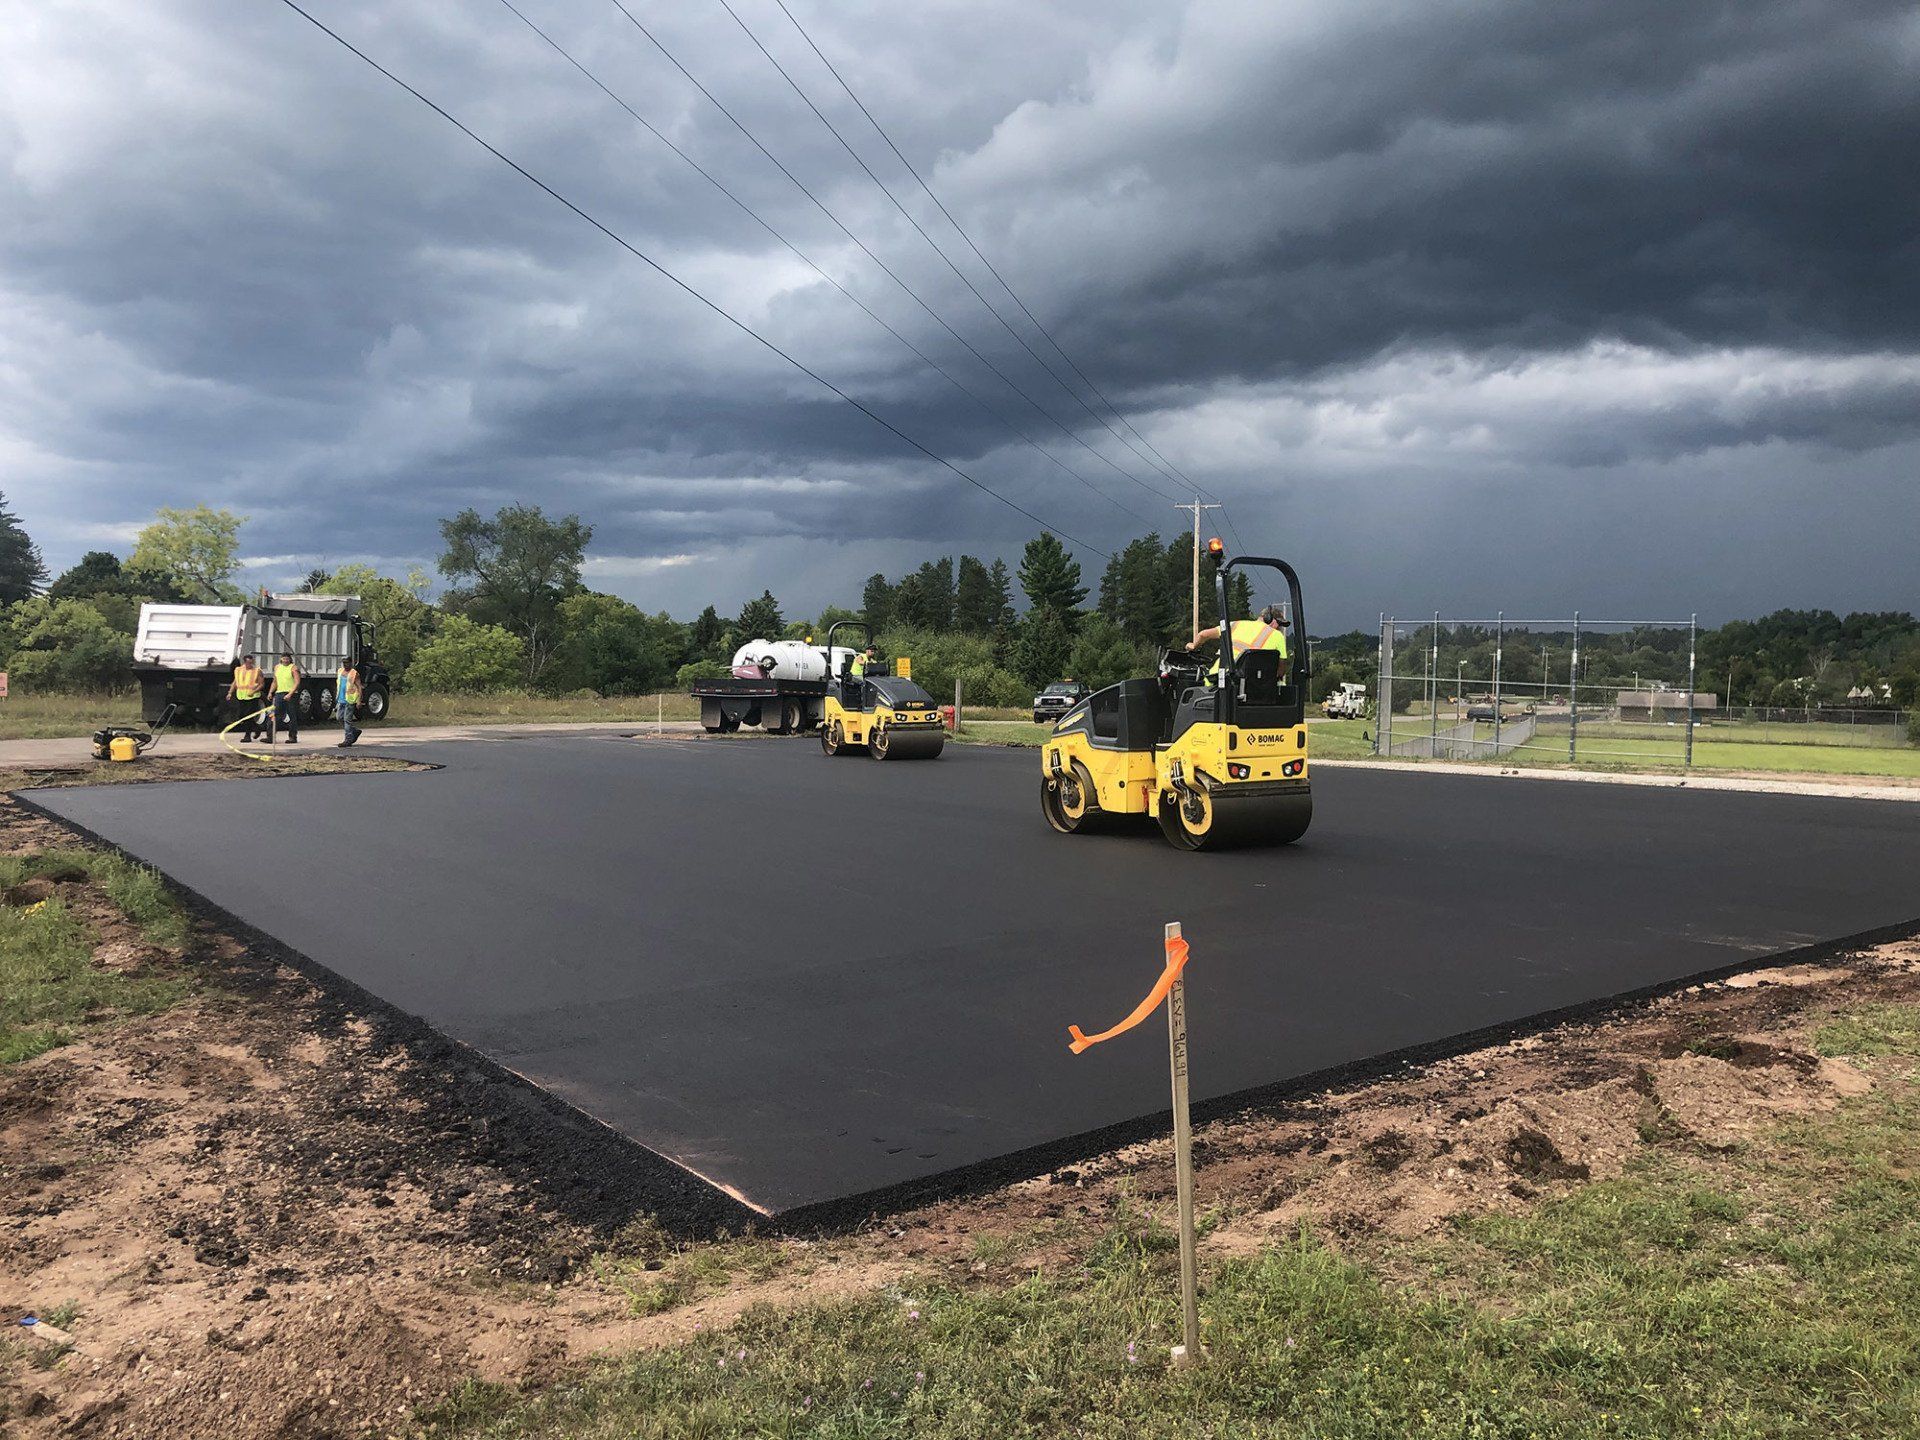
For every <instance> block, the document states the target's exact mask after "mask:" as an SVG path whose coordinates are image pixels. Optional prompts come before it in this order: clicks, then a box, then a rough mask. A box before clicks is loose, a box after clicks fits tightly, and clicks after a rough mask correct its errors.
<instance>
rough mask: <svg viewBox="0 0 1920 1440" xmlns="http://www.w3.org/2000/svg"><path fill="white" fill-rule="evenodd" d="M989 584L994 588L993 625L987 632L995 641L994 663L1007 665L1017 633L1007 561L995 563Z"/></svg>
mask: <svg viewBox="0 0 1920 1440" xmlns="http://www.w3.org/2000/svg"><path fill="white" fill-rule="evenodd" d="M987 583H988V584H989V585H991V586H992V587H993V608H994V614H993V625H992V628H991V629H990V630H989V631H988V632H987V633H988V634H989V636H991V637H992V640H993V663H994V664H996V665H1005V664H1007V663H1008V661H1009V660H1010V659H1011V657H1012V655H1013V642H1014V633H1015V632H1014V625H1015V619H1014V613H1013V578H1012V576H1011V575H1010V574H1009V573H1008V570H1007V562H1006V561H1004V560H995V561H994V562H993V565H992V566H991V567H990V568H989V569H988V571H987Z"/></svg>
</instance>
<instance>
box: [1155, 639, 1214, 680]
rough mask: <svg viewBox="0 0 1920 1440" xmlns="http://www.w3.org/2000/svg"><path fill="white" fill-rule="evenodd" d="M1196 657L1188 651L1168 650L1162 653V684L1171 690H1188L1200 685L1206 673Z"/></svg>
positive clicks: (1160, 668)
mask: <svg viewBox="0 0 1920 1440" xmlns="http://www.w3.org/2000/svg"><path fill="white" fill-rule="evenodd" d="M1205 669H1206V667H1205V665H1203V664H1202V663H1201V661H1200V659H1199V657H1197V656H1196V655H1194V654H1193V653H1192V652H1191V651H1188V650H1175V649H1172V648H1168V649H1165V650H1162V651H1161V652H1160V667H1159V670H1160V683H1161V684H1162V685H1165V686H1169V687H1171V688H1175V689H1180V690H1186V689H1191V688H1192V687H1193V686H1195V685H1198V684H1199V683H1200V677H1201V675H1202V674H1203V673H1204V672H1205Z"/></svg>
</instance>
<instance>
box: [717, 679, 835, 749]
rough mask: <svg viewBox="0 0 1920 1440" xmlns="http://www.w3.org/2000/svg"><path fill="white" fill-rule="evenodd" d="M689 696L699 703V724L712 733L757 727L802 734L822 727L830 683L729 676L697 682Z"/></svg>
mask: <svg viewBox="0 0 1920 1440" xmlns="http://www.w3.org/2000/svg"><path fill="white" fill-rule="evenodd" d="M688 693H689V694H690V695H692V696H693V698H694V699H696V700H698V701H699V702H700V723H701V725H702V726H704V727H705V728H706V730H707V731H708V732H709V733H710V734H715V735H720V734H726V733H728V732H730V731H734V730H738V729H739V728H740V727H741V726H742V725H757V726H759V727H761V728H762V729H764V730H766V731H767V732H768V733H769V734H773V735H799V734H804V733H806V732H808V731H812V730H817V729H819V728H820V716H821V713H822V712H823V711H824V710H825V708H826V703H827V682H826V681H824V680H776V679H773V678H771V677H768V678H765V679H745V678H742V677H741V676H738V675H728V676H724V677H722V678H720V679H718V680H696V681H694V682H693V684H692V685H690V686H689V687H688Z"/></svg>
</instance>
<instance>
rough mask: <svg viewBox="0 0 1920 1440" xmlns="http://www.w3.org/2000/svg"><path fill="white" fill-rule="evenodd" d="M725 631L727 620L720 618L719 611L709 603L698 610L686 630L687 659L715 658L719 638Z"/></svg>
mask: <svg viewBox="0 0 1920 1440" xmlns="http://www.w3.org/2000/svg"><path fill="white" fill-rule="evenodd" d="M726 633H727V622H726V621H724V620H722V619H721V618H720V612H719V611H718V610H716V609H714V608H713V606H711V605H709V606H707V608H706V609H704V610H702V611H701V612H700V617H699V618H698V619H697V620H695V621H694V622H693V627H692V628H691V629H690V630H689V631H688V632H687V652H688V654H687V658H688V659H689V660H713V659H717V658H718V656H717V655H716V653H715V652H717V651H718V650H719V648H720V639H721V637H722V636H724V635H725V634H726Z"/></svg>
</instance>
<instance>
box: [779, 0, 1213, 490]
mask: <svg viewBox="0 0 1920 1440" xmlns="http://www.w3.org/2000/svg"><path fill="white" fill-rule="evenodd" d="M773 3H774V4H776V5H778V6H779V7H780V13H781V14H782V15H785V16H786V17H787V19H788V20H789V21H791V22H792V24H793V28H794V29H795V30H797V31H799V32H800V38H801V39H802V40H804V41H806V42H807V48H808V49H809V50H811V51H813V53H814V54H815V55H816V56H818V57H819V59H820V63H821V64H822V65H824V66H826V67H827V73H828V74H830V75H832V76H833V78H834V79H835V80H836V81H837V82H838V83H839V85H840V88H841V89H842V90H844V91H846V94H847V98H848V99H849V100H851V101H853V103H854V105H855V106H856V107H858V109H859V111H860V113H861V114H862V115H864V116H866V117H867V123H868V124H869V125H871V126H873V130H874V133H875V134H876V135H878V136H879V137H880V138H881V139H882V140H884V141H885V142H886V145H887V148H888V149H889V150H891V151H892V152H893V154H894V158H895V159H897V160H898V161H899V162H900V163H901V164H902V165H904V166H905V167H906V169H907V173H908V174H909V175H911V176H913V178H914V180H915V182H916V183H918V185H919V186H920V188H921V190H922V191H924V192H925V193H926V197H927V198H928V199H929V200H931V201H932V202H933V204H934V208H935V209H937V210H938V211H939V212H940V213H941V214H942V215H944V216H945V217H946V220H947V223H948V224H949V225H951V226H952V227H953V229H954V233H955V234H957V235H958V236H959V237H960V238H961V239H962V240H964V241H966V242H967V248H968V249H969V250H971V251H972V252H973V256H974V259H976V260H978V261H979V262H980V263H981V264H982V265H984V266H986V268H987V273H988V274H989V275H991V276H993V278H994V279H995V280H996V281H998V282H999V285H1000V288H1001V289H1002V290H1004V291H1006V292H1007V298H1008V299H1010V300H1012V301H1013V303H1014V304H1015V305H1018V306H1019V307H1020V313H1021V314H1022V315H1025V316H1026V317H1027V319H1028V320H1029V321H1031V322H1032V324H1033V328H1034V329H1036V330H1038V331H1039V332H1040V333H1041V334H1042V335H1043V336H1045V337H1046V341H1047V344H1049V345H1051V346H1052V347H1053V351H1054V353H1055V354H1056V355H1058V356H1059V357H1060V358H1061V359H1062V360H1064V361H1066V363H1067V368H1068V369H1070V370H1072V371H1073V373H1074V374H1075V375H1077V376H1079V377H1080V379H1081V381H1082V382H1083V383H1084V384H1085V385H1086V387H1087V389H1089V390H1091V391H1092V392H1093V393H1094V395H1095V396H1097V397H1098V398H1099V400H1100V403H1101V404H1103V405H1105V406H1106V407H1107V409H1109V410H1111V411H1112V412H1113V416H1114V418H1115V419H1116V420H1118V421H1119V422H1120V423H1121V424H1122V425H1125V426H1126V427H1127V430H1128V432H1129V433H1131V434H1132V435H1133V436H1134V437H1135V438H1136V439H1138V440H1139V441H1140V443H1141V444H1142V445H1145V446H1146V447H1147V449H1148V450H1149V451H1152V453H1153V455H1154V456H1155V458H1156V459H1158V460H1159V461H1160V462H1161V463H1162V464H1164V465H1166V466H1167V468H1168V469H1170V470H1172V471H1173V473H1174V475H1176V476H1179V478H1180V479H1182V480H1187V477H1186V476H1185V475H1183V474H1181V473H1180V471H1179V470H1178V469H1177V468H1176V467H1174V465H1173V462H1172V461H1170V460H1168V459H1167V457H1166V456H1164V455H1162V454H1161V453H1160V452H1159V451H1158V450H1157V449H1155V448H1154V446H1153V444H1152V442H1150V441H1149V440H1148V439H1147V437H1146V436H1144V435H1142V434H1141V433H1140V432H1139V431H1138V430H1136V429H1134V427H1133V422H1132V421H1130V420H1129V419H1127V417H1126V415H1125V414H1124V413H1123V412H1122V411H1121V409H1120V407H1119V406H1117V405H1115V404H1114V403H1113V401H1111V400H1109V399H1108V398H1107V396H1106V394H1105V392H1104V391H1102V390H1101V389H1100V387H1099V386H1098V385H1096V384H1094V383H1093V380H1092V378H1091V377H1090V376H1089V375H1088V374H1087V373H1086V371H1084V370H1082V369H1081V368H1080V367H1079V366H1078V365H1076V364H1074V360H1073V357H1072V356H1071V355H1069V354H1067V352H1066V351H1065V350H1063V349H1062V348H1061V346H1060V342H1059V341H1058V340H1056V339H1054V338H1053V332H1052V331H1050V330H1048V329H1047V327H1046V326H1045V325H1042V324H1041V323H1040V317H1039V316H1037V315H1035V314H1034V313H1033V311H1032V310H1030V309H1028V308H1027V302H1026V301H1024V300H1022V299H1021V298H1020V296H1019V295H1018V294H1017V293H1016V292H1015V291H1014V288H1013V287H1012V286H1011V285H1009V284H1008V283H1007V281H1006V277H1004V276H1003V275H1001V273H1000V271H999V270H998V269H997V268H995V266H994V263H993V261H991V260H989V259H988V258H987V257H986V255H985V254H984V253H983V252H982V251H981V249H980V247H979V246H978V245H976V244H974V242H973V237H972V236H971V235H969V234H968V233H967V231H966V229H965V227H964V226H962V225H961V223H960V222H959V221H958V220H956V219H955V218H954V216H953V212H952V211H951V210H949V209H947V207H946V205H945V203H944V202H943V201H942V200H941V199H940V197H939V196H938V195H936V194H934V193H933V187H932V186H931V185H929V184H927V182H926V180H925V179H924V178H923V177H922V176H921V174H920V172H919V171H918V170H917V169H915V168H914V164H913V162H912V161H911V160H909V159H907V157H906V156H905V155H904V154H903V153H902V152H901V150H900V147H899V146H898V145H896V144H894V143H893V137H892V136H891V135H889V134H888V133H887V132H886V129H885V127H883V126H882V125H881V124H880V122H879V121H878V120H877V119H875V118H874V114H873V112H872V111H871V110H869V109H868V108H867V107H866V103H865V102H864V101H863V100H861V98H860V97H859V96H858V95H856V94H854V93H853V87H852V86H851V85H849V84H848V83H847V80H846V77H845V76H844V75H842V74H841V73H840V70H839V67H838V66H836V65H835V64H834V63H833V61H831V60H829V59H828V58H827V56H826V52H825V51H823V50H822V49H821V48H820V47H819V45H818V44H816V43H815V42H814V38H813V36H812V35H810V34H809V33H808V32H807V27H806V26H804V25H802V24H801V23H800V19H799V17H798V16H797V15H795V14H794V13H793V11H791V10H789V9H788V8H787V0H773ZM1187 483H1188V484H1190V485H1191V484H1192V483H1193V482H1192V481H1191V480H1187ZM1175 503H1176V504H1178V503H1179V502H1178V501H1176V502H1175Z"/></svg>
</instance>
